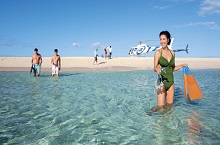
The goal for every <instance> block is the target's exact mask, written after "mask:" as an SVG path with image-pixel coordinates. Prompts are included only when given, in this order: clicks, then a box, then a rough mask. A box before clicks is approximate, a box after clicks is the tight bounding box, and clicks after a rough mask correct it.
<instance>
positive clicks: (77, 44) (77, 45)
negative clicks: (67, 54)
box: [72, 42, 80, 47]
mask: <svg viewBox="0 0 220 145" xmlns="http://www.w3.org/2000/svg"><path fill="white" fill-rule="evenodd" d="M72 45H73V47H80V43H78V42H74V43H73V44H72Z"/></svg>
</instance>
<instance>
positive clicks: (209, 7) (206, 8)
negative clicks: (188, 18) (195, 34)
mask: <svg viewBox="0 0 220 145" xmlns="http://www.w3.org/2000/svg"><path fill="white" fill-rule="evenodd" d="M219 13H220V0H203V2H202V3H201V5H200V10H199V12H198V14H199V15H200V16H204V15H206V14H219Z"/></svg>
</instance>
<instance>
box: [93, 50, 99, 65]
mask: <svg viewBox="0 0 220 145" xmlns="http://www.w3.org/2000/svg"><path fill="white" fill-rule="evenodd" d="M95 62H96V64H98V49H96V50H95V51H94V62H93V65H94V63H95Z"/></svg>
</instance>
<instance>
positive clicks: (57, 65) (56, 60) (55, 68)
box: [51, 49, 61, 76]
mask: <svg viewBox="0 0 220 145" xmlns="http://www.w3.org/2000/svg"><path fill="white" fill-rule="evenodd" d="M51 63H52V64H53V65H52V76H54V74H56V75H57V76H59V71H60V69H61V58H60V56H59V55H58V50H57V49H55V50H54V55H53V56H52V59H51Z"/></svg>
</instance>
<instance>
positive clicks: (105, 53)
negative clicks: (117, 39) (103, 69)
mask: <svg viewBox="0 0 220 145" xmlns="http://www.w3.org/2000/svg"><path fill="white" fill-rule="evenodd" d="M104 55H105V62H106V59H107V57H108V56H107V55H108V53H107V48H106V47H105V48H104Z"/></svg>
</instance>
